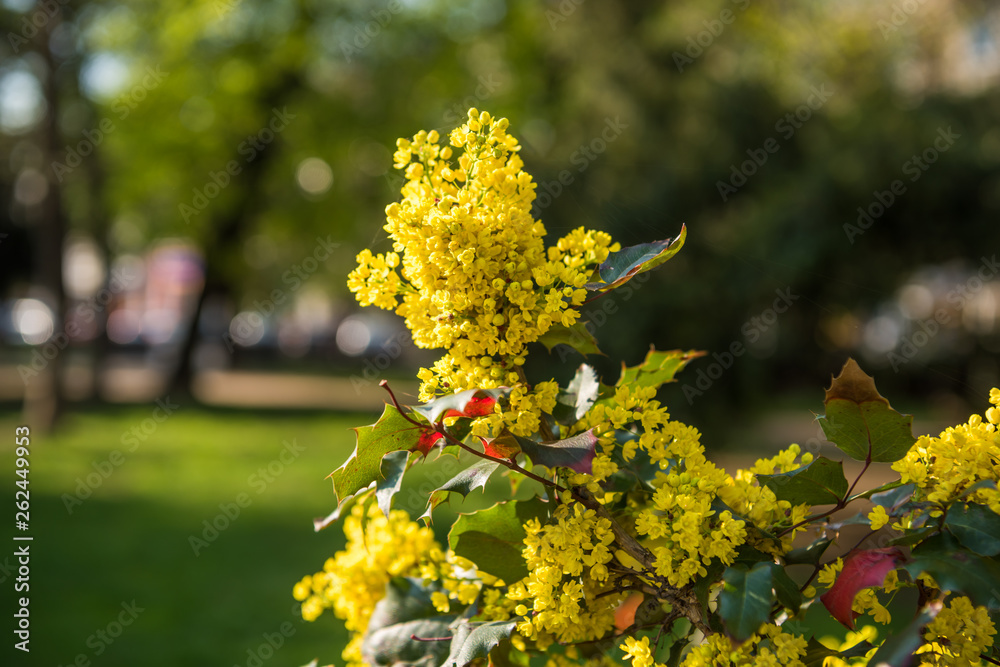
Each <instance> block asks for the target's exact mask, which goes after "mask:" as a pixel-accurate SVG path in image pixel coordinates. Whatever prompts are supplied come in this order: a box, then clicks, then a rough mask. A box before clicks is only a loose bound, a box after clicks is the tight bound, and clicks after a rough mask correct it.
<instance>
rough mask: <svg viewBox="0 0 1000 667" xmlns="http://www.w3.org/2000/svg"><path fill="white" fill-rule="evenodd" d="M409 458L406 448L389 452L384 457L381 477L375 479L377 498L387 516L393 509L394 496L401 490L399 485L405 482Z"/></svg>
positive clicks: (380, 466)
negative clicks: (404, 476) (404, 477)
mask: <svg viewBox="0 0 1000 667" xmlns="http://www.w3.org/2000/svg"><path fill="white" fill-rule="evenodd" d="M409 458H410V453H409V452H408V451H405V450H403V451H398V452H389V453H388V454H386V455H385V456H383V457H382V463H381V464H380V465H379V477H378V479H377V480H375V499H376V500H377V501H378V508H379V509H380V510H382V514H384V515H385V516H386V518H388V517H389V510H390V509H392V497H393V496H394V495H396V494H397V493H398V492H399V487H400V486H401V485H402V484H403V473H404V472H406V462H407V461H408V460H409Z"/></svg>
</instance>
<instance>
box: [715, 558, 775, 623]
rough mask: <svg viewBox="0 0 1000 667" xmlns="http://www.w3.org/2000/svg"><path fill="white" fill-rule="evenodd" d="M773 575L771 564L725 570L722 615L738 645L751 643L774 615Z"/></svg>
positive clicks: (721, 604)
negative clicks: (750, 640)
mask: <svg viewBox="0 0 1000 667" xmlns="http://www.w3.org/2000/svg"><path fill="white" fill-rule="evenodd" d="M772 573H773V570H772V568H771V565H770V564H769V563H757V564H755V565H754V566H753V567H752V568H748V567H747V566H746V565H734V566H733V567H730V568H726V571H725V573H724V574H723V577H722V578H723V581H724V582H725V586H724V587H723V589H722V593H721V594H720V595H719V614H720V615H721V616H722V620H723V622H725V624H726V630H727V631H728V632H729V634H730V636H732V638H733V639H735V640H736V641H738V642H743V641H745V640H747V639H749V638H750V636H751V635H753V634H754V633H755V632H757V629H758V628H759V627H760V626H761V625H762V624H763V623H764V622H765V621H767V619H768V617H769V616H770V615H771V602H772V599H773V595H772V592H771V589H772V587H773V578H772Z"/></svg>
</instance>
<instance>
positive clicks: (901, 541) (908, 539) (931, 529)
mask: <svg viewBox="0 0 1000 667" xmlns="http://www.w3.org/2000/svg"><path fill="white" fill-rule="evenodd" d="M938 530H939V529H938V526H937V525H936V524H935V525H933V526H924V527H923V528H920V529H918V530H908V531H906V532H905V533H903V534H902V535H900V536H899V537H894V538H892V539H891V540H889V542H888V545H889V546H891V547H912V546H913V545H914V544H917V543H919V542H923V541H924V540H926V539H927V538H929V537H931V536H932V535H934V534H935V533H937V532H938Z"/></svg>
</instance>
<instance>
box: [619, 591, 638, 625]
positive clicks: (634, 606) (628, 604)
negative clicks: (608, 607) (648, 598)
mask: <svg viewBox="0 0 1000 667" xmlns="http://www.w3.org/2000/svg"><path fill="white" fill-rule="evenodd" d="M642 600H643V594H642V593H632V594H631V595H629V596H628V597H627V598H625V599H624V600H623V601H622V603H621V604H619V605H618V608H617V609H615V629H616V630H618V632H624V631H625V629H626V628H630V627H632V624H633V623H635V612H636V611H638V609H639V605H641V604H642Z"/></svg>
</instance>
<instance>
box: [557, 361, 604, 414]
mask: <svg viewBox="0 0 1000 667" xmlns="http://www.w3.org/2000/svg"><path fill="white" fill-rule="evenodd" d="M600 389H601V383H600V382H598V381H597V373H595V372H594V369H593V368H591V367H590V366H588V365H587V364H580V368H578V369H577V370H576V375H574V376H573V379H572V380H571V381H570V383H569V384H568V385H567V386H566V388H565V389H560V390H559V397H558V398H557V399H556V409H555V410H554V412H553V416H554V417H555V418H556V421H558V422H559V423H560V424H573V423H576V422H578V421H580V419H581V418H582V417H583V416H584V415H585V414H587V410H589V409H590V408H591V407H592V406H593V405H594V401H596V400H597V393H598V392H599V391H600Z"/></svg>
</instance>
